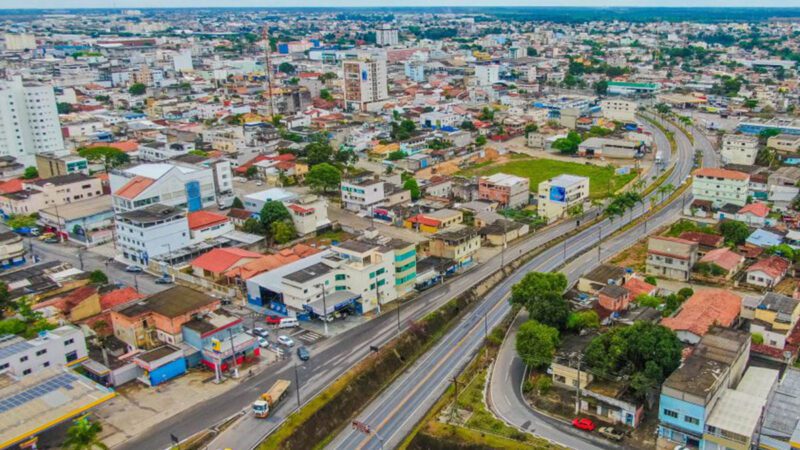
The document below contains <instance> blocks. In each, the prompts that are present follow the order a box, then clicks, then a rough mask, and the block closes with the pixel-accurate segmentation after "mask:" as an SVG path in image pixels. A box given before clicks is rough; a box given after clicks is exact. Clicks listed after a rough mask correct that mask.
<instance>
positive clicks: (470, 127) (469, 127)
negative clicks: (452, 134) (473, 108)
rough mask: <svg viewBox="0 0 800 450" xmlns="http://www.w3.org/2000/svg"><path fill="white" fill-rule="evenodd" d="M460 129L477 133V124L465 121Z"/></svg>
mask: <svg viewBox="0 0 800 450" xmlns="http://www.w3.org/2000/svg"><path fill="white" fill-rule="evenodd" d="M459 128H461V129H462V130H467V131H475V124H474V123H472V121H471V120H465V121H463V122H461V125H459Z"/></svg>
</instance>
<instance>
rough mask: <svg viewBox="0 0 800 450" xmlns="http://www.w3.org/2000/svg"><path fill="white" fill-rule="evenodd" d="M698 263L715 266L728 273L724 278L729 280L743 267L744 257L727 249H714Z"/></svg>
mask: <svg viewBox="0 0 800 450" xmlns="http://www.w3.org/2000/svg"><path fill="white" fill-rule="evenodd" d="M698 262H699V263H705V264H714V265H717V266H719V267H720V268H722V269H724V270H725V271H726V272H727V273H728V275H727V276H726V278H730V277H732V276H733V275H735V274H736V273H737V272H738V271H739V270H741V268H742V266H744V256H742V255H740V254H738V253H736V252H734V251H732V250H730V249H728V248H715V249H714V250H711V251H710V252H708V253H706V254H705V255H704V256H703V257H702V258H700V261H698Z"/></svg>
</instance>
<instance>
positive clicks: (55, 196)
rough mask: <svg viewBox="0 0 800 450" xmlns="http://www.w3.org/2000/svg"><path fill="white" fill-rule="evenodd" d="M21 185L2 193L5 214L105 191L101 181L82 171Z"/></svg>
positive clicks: (35, 209)
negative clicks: (11, 190)
mask: <svg viewBox="0 0 800 450" xmlns="http://www.w3.org/2000/svg"><path fill="white" fill-rule="evenodd" d="M22 187H23V190H22V191H19V192H14V193H10V194H4V195H2V196H0V208H2V213H3V214H5V215H11V214H23V215H28V214H32V213H35V212H39V211H41V210H43V209H45V208H49V207H60V206H63V205H66V204H70V203H74V202H80V201H82V200H87V199H91V198H96V197H100V196H102V195H103V183H102V181H101V180H100V179H99V178H94V177H90V176H88V175H85V174H83V173H80V172H78V173H72V174H69V175H60V176H57V177H52V178H47V179H40V180H34V181H25V182H23V183H22Z"/></svg>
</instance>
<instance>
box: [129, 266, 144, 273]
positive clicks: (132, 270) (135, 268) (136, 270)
mask: <svg viewBox="0 0 800 450" xmlns="http://www.w3.org/2000/svg"><path fill="white" fill-rule="evenodd" d="M143 271H144V269H142V268H141V267H139V266H128V267H126V268H125V272H130V273H141V272H143Z"/></svg>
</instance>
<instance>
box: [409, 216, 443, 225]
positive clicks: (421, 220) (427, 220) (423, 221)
mask: <svg viewBox="0 0 800 450" xmlns="http://www.w3.org/2000/svg"><path fill="white" fill-rule="evenodd" d="M406 220H408V221H409V222H411V223H418V224H420V225H427V226H429V227H438V226H439V225H441V224H442V222H441V221H439V220H436V219H434V218H431V217H427V216H425V215H424V214H417V215H416V216H411V217H409V218H408V219H406Z"/></svg>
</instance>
